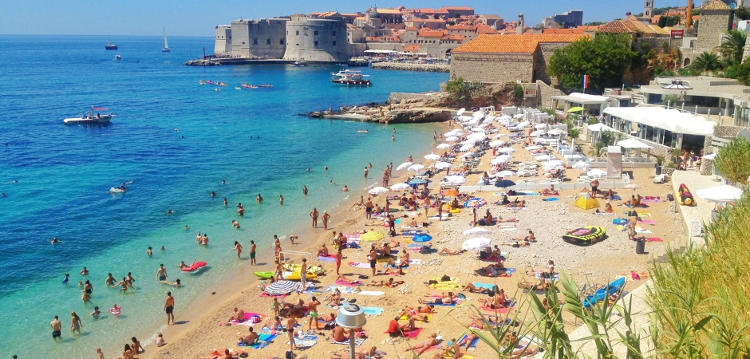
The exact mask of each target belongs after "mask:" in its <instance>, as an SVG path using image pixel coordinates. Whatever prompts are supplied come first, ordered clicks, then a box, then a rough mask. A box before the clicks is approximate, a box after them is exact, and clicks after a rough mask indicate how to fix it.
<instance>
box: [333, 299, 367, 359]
mask: <svg viewBox="0 0 750 359" xmlns="http://www.w3.org/2000/svg"><path fill="white" fill-rule="evenodd" d="M365 323H367V318H365V312H364V311H363V310H362V308H360V307H359V306H358V305H356V304H354V303H347V304H344V305H342V306H340V307H339V315H337V316H336V324H337V325H339V326H341V327H342V328H347V329H349V359H354V329H362V327H364V326H365Z"/></svg>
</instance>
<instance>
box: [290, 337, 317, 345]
mask: <svg viewBox="0 0 750 359" xmlns="http://www.w3.org/2000/svg"><path fill="white" fill-rule="evenodd" d="M286 343H287V344H289V342H288V341H287V342H286ZM315 344H318V336H317V335H304V336H302V337H297V336H295V337H294V346H295V347H298V348H309V347H312V346H313V345H315Z"/></svg>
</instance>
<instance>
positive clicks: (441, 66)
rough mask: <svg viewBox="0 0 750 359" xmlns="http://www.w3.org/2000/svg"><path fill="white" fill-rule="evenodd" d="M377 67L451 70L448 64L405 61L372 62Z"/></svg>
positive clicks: (406, 69)
mask: <svg viewBox="0 0 750 359" xmlns="http://www.w3.org/2000/svg"><path fill="white" fill-rule="evenodd" d="M372 67H373V68H375V69H386V70H403V71H428V72H449V71H450V65H448V64H414V63H405V62H388V61H384V62H376V63H373V64H372Z"/></svg>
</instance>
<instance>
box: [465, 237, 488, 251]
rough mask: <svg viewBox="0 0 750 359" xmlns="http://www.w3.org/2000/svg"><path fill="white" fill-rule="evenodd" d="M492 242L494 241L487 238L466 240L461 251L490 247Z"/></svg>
mask: <svg viewBox="0 0 750 359" xmlns="http://www.w3.org/2000/svg"><path fill="white" fill-rule="evenodd" d="M490 242H492V240H491V239H489V238H487V237H475V238H471V239H467V240H465V241H464V243H463V244H461V249H463V250H465V251H468V250H472V249H478V248H482V247H486V246H488V245H490Z"/></svg>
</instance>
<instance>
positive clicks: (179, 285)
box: [160, 279, 182, 288]
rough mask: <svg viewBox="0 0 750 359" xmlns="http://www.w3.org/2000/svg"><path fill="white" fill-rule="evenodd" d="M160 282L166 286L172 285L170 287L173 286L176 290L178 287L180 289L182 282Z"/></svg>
mask: <svg viewBox="0 0 750 359" xmlns="http://www.w3.org/2000/svg"><path fill="white" fill-rule="evenodd" d="M160 282H161V283H162V284H166V285H172V286H175V287H177V288H179V287H182V282H180V280H179V279H177V280H175V281H174V282H170V281H168V280H162V281H160Z"/></svg>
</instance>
